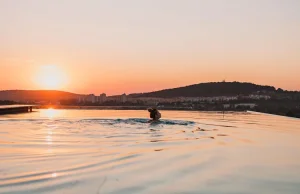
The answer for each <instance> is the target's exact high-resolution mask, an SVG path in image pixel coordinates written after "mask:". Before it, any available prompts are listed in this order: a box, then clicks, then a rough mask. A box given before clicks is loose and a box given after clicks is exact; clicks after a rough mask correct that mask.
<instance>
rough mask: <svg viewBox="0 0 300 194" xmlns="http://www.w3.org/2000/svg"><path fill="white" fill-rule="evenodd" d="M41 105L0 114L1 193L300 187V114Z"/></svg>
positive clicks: (283, 189) (242, 190)
mask: <svg viewBox="0 0 300 194" xmlns="http://www.w3.org/2000/svg"><path fill="white" fill-rule="evenodd" d="M162 115H163V119H162V121H161V122H159V123H155V124H149V123H148V122H147V121H148V119H147V117H148V112H147V111H121V110H52V109H48V110H39V111H38V112H34V113H31V114H19V115H6V116H1V117H0V193H1V194H16V193H22V194H23V193H24V194H26V193H64V194H68V193H70V194H71V193H72V194H73V193H86V194H88V193H122V194H123V193H203V194H210V193H211V194H216V193H226V194H227V193H228V194H229V193H236V194H237V193H245V194H246V193H264V194H274V193H275V194H276V193H278V194H279V193H280V194H281V193H285V194H288V193H291V194H292V193H293V194H294V193H300V143H299V142H300V141H299V137H300V133H299V132H300V120H299V119H293V118H286V117H280V116H272V115H263V114H255V113H226V114H224V115H223V114H221V113H215V112H213V113H205V112H185V111H162Z"/></svg>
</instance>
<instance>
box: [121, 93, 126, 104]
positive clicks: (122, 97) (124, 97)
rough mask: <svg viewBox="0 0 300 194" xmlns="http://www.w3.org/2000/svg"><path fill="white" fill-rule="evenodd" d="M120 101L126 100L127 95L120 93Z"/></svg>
mask: <svg viewBox="0 0 300 194" xmlns="http://www.w3.org/2000/svg"><path fill="white" fill-rule="evenodd" d="M121 102H123V103H124V102H127V96H126V94H122V95H121Z"/></svg>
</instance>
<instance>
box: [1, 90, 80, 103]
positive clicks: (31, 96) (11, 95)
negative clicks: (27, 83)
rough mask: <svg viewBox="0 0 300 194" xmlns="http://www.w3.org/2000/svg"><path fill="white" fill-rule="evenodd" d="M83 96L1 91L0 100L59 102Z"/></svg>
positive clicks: (47, 91) (61, 92)
mask: <svg viewBox="0 0 300 194" xmlns="http://www.w3.org/2000/svg"><path fill="white" fill-rule="evenodd" d="M81 96H82V95H80V94H74V93H70V92H64V91H57V90H4V91H0V100H11V101H17V102H18V101H22V102H27V101H57V100H67V99H78V98H79V97H81Z"/></svg>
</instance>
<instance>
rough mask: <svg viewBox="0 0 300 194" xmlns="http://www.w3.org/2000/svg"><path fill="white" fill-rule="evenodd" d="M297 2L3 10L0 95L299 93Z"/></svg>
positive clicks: (73, 1)
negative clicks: (206, 88) (221, 86)
mask: <svg viewBox="0 0 300 194" xmlns="http://www.w3.org/2000/svg"><path fill="white" fill-rule="evenodd" d="M299 10H300V1H298V0H286V1H280V0H252V1H248V0H245V1H240V0H228V1H225V0H186V1H180V0H160V1H159V0H144V1H139V0H128V1H122V0H111V1H101V0H99V1H98V0H88V1H81V0H51V1H50V0H44V1H39V0H26V1H21V0H2V1H0V16H1V17H0V25H1V35H0V42H1V44H0V72H1V76H0V90H9V89H57V90H65V91H70V92H75V93H91V92H92V93H102V92H105V93H107V94H109V95H113V94H120V93H135V92H145V91H155V90H160V89H166V88H174V87H178V86H184V85H190V84H195V83H200V82H210V81H222V80H223V79H225V80H226V81H242V82H253V83H256V84H262V85H271V86H275V87H280V88H284V89H287V90H300V86H299V83H300V80H299V79H300V78H299V76H298V74H299V72H300V65H299V64H300V39H299V34H300V12H299Z"/></svg>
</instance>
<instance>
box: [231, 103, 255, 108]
mask: <svg viewBox="0 0 300 194" xmlns="http://www.w3.org/2000/svg"><path fill="white" fill-rule="evenodd" d="M256 106H257V105H256V104H254V103H240V104H235V105H234V108H237V107H249V108H254V107H256Z"/></svg>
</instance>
